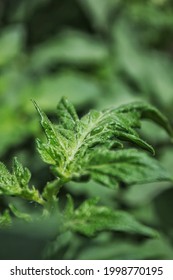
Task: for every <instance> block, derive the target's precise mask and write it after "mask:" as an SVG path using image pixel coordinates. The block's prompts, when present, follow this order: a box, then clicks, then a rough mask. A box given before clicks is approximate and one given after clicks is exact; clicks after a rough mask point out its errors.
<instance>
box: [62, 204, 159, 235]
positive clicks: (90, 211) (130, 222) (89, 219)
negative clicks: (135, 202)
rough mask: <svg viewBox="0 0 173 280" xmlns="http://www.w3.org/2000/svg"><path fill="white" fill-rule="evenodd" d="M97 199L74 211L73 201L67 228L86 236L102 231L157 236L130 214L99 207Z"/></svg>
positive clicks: (69, 208) (69, 206)
mask: <svg viewBox="0 0 173 280" xmlns="http://www.w3.org/2000/svg"><path fill="white" fill-rule="evenodd" d="M97 203H98V200H97V199H90V200H87V201H85V202H84V203H83V204H82V205H81V206H80V207H79V208H78V209H76V210H74V209H73V206H72V201H71V199H69V202H68V205H67V208H66V209H67V210H66V211H67V212H66V215H67V222H66V227H67V228H68V229H71V230H72V231H76V232H79V233H82V234H84V235H86V236H94V235H96V234H97V233H98V232H100V231H106V230H111V231H122V232H129V233H138V234H143V235H146V236H156V235H157V234H156V232H155V231H154V230H152V229H150V228H148V227H146V226H144V225H142V224H140V223H139V222H138V221H136V220H135V219H134V218H133V217H132V216H131V215H130V214H128V213H126V212H124V211H119V210H117V211H116V210H115V211H114V210H112V209H110V208H107V207H105V206H98V205H97Z"/></svg>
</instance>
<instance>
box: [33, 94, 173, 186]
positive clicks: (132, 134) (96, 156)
mask: <svg viewBox="0 0 173 280" xmlns="http://www.w3.org/2000/svg"><path fill="white" fill-rule="evenodd" d="M35 106H36V108H37V110H38V112H39V114H40V116H41V124H42V127H43V129H44V132H45V134H46V138H47V143H44V142H42V141H40V140H38V141H37V147H38V151H39V152H40V154H41V156H42V159H43V160H44V161H45V162H47V163H49V164H51V165H52V169H53V172H54V173H55V174H56V176H58V177H59V178H60V179H61V180H62V182H63V183H65V182H68V181H70V180H74V181H87V180H88V179H89V178H92V179H94V180H95V181H97V182H99V183H101V184H103V185H105V186H108V187H110V188H116V187H117V185H118V184H119V182H124V183H125V184H136V183H144V182H153V181H159V180H170V176H169V174H168V173H167V172H166V171H164V169H163V168H162V167H161V166H160V165H159V163H158V162H157V161H156V160H155V159H153V158H151V157H149V156H148V155H147V154H145V153H143V152H141V151H140V150H139V151H138V150H136V149H134V148H133V149H131V148H129V145H130V146H135V147H139V148H142V149H145V150H148V151H149V152H152V153H153V154H154V150H153V147H152V146H150V145H149V144H148V143H147V142H146V141H144V140H143V139H142V138H141V137H140V136H139V134H138V133H137V131H136V129H138V128H140V125H141V119H143V118H149V119H150V120H152V121H154V122H156V123H158V124H159V125H160V126H162V127H163V128H164V129H165V130H166V131H167V132H168V133H169V134H170V135H171V136H172V130H171V127H170V125H169V123H168V121H167V119H166V118H165V117H164V116H163V115H162V114H161V113H160V112H159V111H158V110H157V109H155V108H154V107H152V106H150V105H147V104H143V103H132V104H129V105H124V106H121V107H119V108H110V109H107V110H104V111H101V112H99V111H96V110H91V111H90V112H89V113H88V114H86V115H85V116H83V117H82V118H81V119H79V117H78V115H77V113H76V111H75V108H74V107H73V105H72V104H71V103H70V102H69V101H68V100H67V99H66V98H63V99H62V100H61V101H60V102H59V104H58V107H57V116H58V123H57V124H55V125H54V124H52V123H51V122H50V120H49V119H48V118H47V116H46V115H45V114H44V112H43V111H42V110H41V109H40V108H39V107H38V105H37V104H36V103H35ZM127 147H128V148H127Z"/></svg>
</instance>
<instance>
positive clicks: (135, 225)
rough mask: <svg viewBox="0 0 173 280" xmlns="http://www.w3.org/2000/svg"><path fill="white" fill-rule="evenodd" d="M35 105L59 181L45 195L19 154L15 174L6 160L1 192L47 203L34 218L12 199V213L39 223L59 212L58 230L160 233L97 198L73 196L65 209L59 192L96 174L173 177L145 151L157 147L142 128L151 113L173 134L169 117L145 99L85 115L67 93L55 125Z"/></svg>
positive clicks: (121, 178)
mask: <svg viewBox="0 0 173 280" xmlns="http://www.w3.org/2000/svg"><path fill="white" fill-rule="evenodd" d="M34 104H35V107H36V109H37V111H38V113H39V115H40V118H41V125H42V127H43V130H44V133H45V135H46V138H47V143H44V142H43V141H41V140H37V148H38V151H39V153H40V155H41V157H42V159H43V161H45V162H46V163H48V164H50V165H51V166H52V171H53V173H54V174H55V176H56V180H54V181H52V182H48V183H47V184H46V186H45V187H44V188H43V191H42V194H41V193H40V191H39V190H38V189H36V188H35V187H31V188H30V187H29V185H28V184H29V182H30V178H31V174H30V171H29V170H28V169H27V168H24V167H23V166H22V165H21V163H19V162H18V160H17V159H16V158H14V161H13V166H12V173H10V172H9V171H8V170H7V168H6V167H5V165H4V164H3V163H0V178H1V179H0V195H3V196H6V197H7V196H15V197H18V198H21V199H25V200H29V201H30V202H36V203H37V204H39V205H41V206H42V214H41V217H39V216H40V214H39V215H38V213H37V216H35V217H34V216H33V215H32V214H31V213H30V212H28V213H26V212H24V211H23V210H22V211H21V210H18V208H17V207H16V206H15V205H13V204H12V203H9V210H10V211H11V213H12V214H13V215H14V216H15V217H16V218H17V219H21V220H24V221H25V222H33V221H35V222H37V221H39V220H40V219H41V218H43V219H44V220H45V219H49V218H50V217H51V216H52V215H53V216H54V217H56V219H58V221H59V224H58V227H57V230H56V235H61V234H62V233H66V232H69V231H71V232H72V233H80V234H82V235H84V236H87V237H94V236H96V235H98V234H99V233H100V232H103V231H111V232H114V231H115V232H119V231H121V232H126V233H128V234H132V233H133V234H141V235H144V236H147V237H156V236H158V234H157V232H156V231H155V230H154V229H151V228H149V227H147V226H145V225H143V224H142V223H140V222H138V221H137V220H136V219H135V218H134V217H133V216H132V215H130V214H129V213H127V212H125V211H122V210H120V209H115V210H113V209H111V208H110V207H107V206H101V205H99V204H98V199H97V198H92V199H89V200H86V201H84V202H83V203H82V204H81V205H80V206H79V207H78V208H75V206H74V202H73V199H72V197H71V196H70V195H68V197H67V198H68V200H67V203H66V207H65V209H64V210H63V211H62V209H61V207H60V204H59V201H58V196H59V191H60V188H61V187H62V186H63V185H64V184H66V183H68V182H69V181H79V182H85V181H88V180H89V179H90V178H91V179H93V180H95V181H96V182H99V183H101V184H102V185H104V186H107V187H108V188H112V189H115V188H117V186H118V185H119V184H120V183H124V184H125V185H131V184H137V183H138V184H139V183H147V182H155V181H165V180H168V181H171V180H172V178H171V176H170V175H169V173H168V172H167V171H165V170H164V169H163V167H161V165H160V164H159V162H158V161H157V160H155V159H153V158H151V157H150V156H149V155H148V154H147V153H144V152H141V151H140V149H145V150H147V151H149V152H151V153H154V150H153V148H152V146H150V145H149V144H148V143H147V142H145V141H144V140H143V139H142V138H141V137H140V136H139V134H138V133H137V131H136V129H137V128H140V126H141V119H143V118H149V119H151V120H153V121H155V122H156V123H158V124H159V125H160V126H162V127H163V128H165V130H166V131H167V132H168V133H169V134H170V135H171V136H172V129H171V127H170V125H169V122H168V120H167V119H166V118H165V117H164V116H163V115H162V114H161V113H160V112H159V111H158V110H156V109H155V108H154V107H151V106H149V105H146V104H142V103H134V104H129V105H124V106H121V107H118V108H111V109H107V110H104V111H96V110H91V111H90V112H89V113H88V114H86V115H84V116H83V117H82V118H81V119H79V117H78V115H77V112H76V110H75V108H74V106H73V105H72V104H71V103H70V102H69V101H68V100H67V99H66V98H62V99H61V101H60V102H59V104H58V106H57V117H58V124H53V123H52V122H51V121H50V120H49V119H48V117H47V116H46V114H45V113H44V112H43V111H42V110H41V109H40V108H39V107H38V105H37V104H36V103H35V102H34ZM127 145H131V146H134V145H136V146H137V147H138V149H134V148H129V147H128V148H127V147H126V146H127ZM9 210H6V211H5V212H4V214H3V215H2V216H1V217H0V223H1V225H2V226H5V225H7V224H10V223H13V219H12V218H11V217H10V214H9ZM57 240H59V239H57ZM51 248H52V247H50V249H49V250H48V251H49V254H50V255H51V250H52V254H53V252H54V251H55V248H57V250H58V247H57V245H56V243H55V247H54V246H53V248H52V249H51Z"/></svg>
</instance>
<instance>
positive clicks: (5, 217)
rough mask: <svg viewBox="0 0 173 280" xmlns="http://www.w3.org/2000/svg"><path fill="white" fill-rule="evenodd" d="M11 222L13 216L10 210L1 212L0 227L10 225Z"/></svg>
mask: <svg viewBox="0 0 173 280" xmlns="http://www.w3.org/2000/svg"><path fill="white" fill-rule="evenodd" d="M10 224H11V217H10V214H9V210H5V211H4V213H3V214H2V215H1V214H0V228H1V227H4V226H9V225H10Z"/></svg>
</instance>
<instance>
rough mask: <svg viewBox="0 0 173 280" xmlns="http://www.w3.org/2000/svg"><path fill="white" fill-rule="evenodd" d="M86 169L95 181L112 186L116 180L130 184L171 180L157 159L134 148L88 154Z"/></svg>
mask: <svg viewBox="0 0 173 280" xmlns="http://www.w3.org/2000/svg"><path fill="white" fill-rule="evenodd" d="M86 170H87V171H88V172H89V174H90V175H91V178H93V179H94V180H95V181H98V182H100V183H102V184H103V185H107V186H108V187H112V188H115V187H116V183H118V182H123V183H125V184H127V185H132V184H136V183H138V184H142V183H144V182H145V183H149V182H154V181H160V180H162V181H164V180H165V181H166V180H171V177H170V175H169V173H168V172H166V171H165V170H164V168H163V167H162V166H161V165H160V164H159V162H158V161H156V160H155V159H154V158H151V157H149V156H148V155H147V154H145V153H143V152H140V151H138V150H136V149H123V150H118V151H107V150H100V151H98V152H96V153H93V154H91V155H90V160H88V166H87V167H86Z"/></svg>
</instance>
